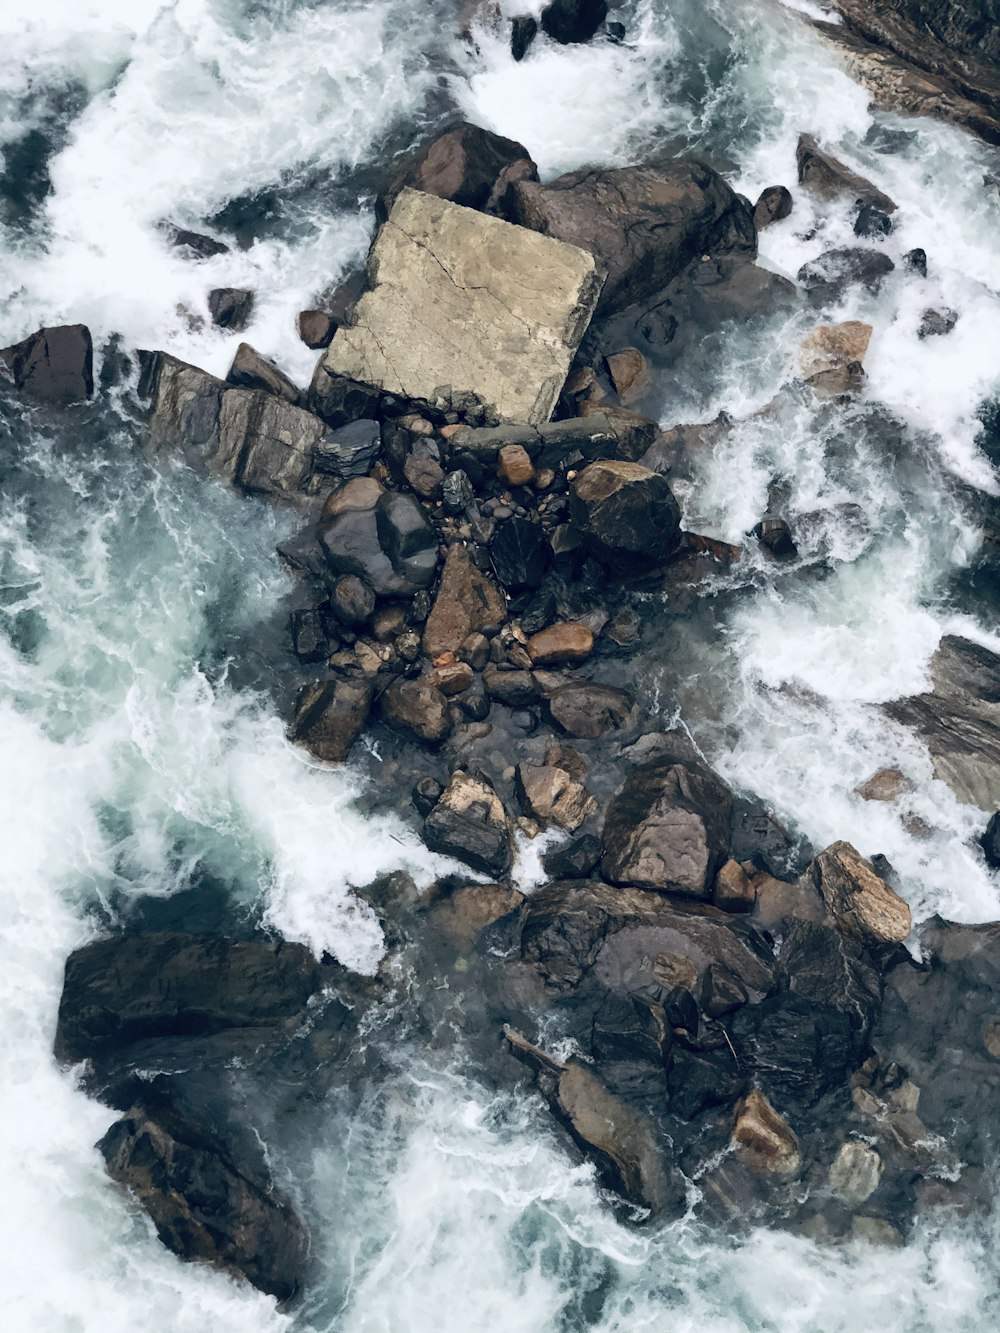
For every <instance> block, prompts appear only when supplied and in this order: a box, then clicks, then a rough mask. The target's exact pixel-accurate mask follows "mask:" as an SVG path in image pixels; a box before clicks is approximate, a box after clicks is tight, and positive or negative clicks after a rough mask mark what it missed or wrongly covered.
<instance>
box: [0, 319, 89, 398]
mask: <svg viewBox="0 0 1000 1333" xmlns="http://www.w3.org/2000/svg"><path fill="white" fill-rule="evenodd" d="M0 363H2V364H3V365H5V366H6V367H7V369H8V370H9V371H10V373H11V376H12V378H13V380H14V387H15V389H17V391H18V392H19V393H23V394H24V395H25V396H26V397H28V398H31V399H33V400H35V401H36V402H40V403H45V404H47V405H48V406H50V407H68V406H70V404H72V403H82V402H85V401H86V400H87V399H88V398H90V397H91V396H92V394H93V392H94V344H93V342H92V340H91V337H90V330H89V329H88V328H87V327H86V325H84V324H67V325H64V326H59V327H57V328H50V329H39V330H38V332H37V333H33V334H31V336H30V337H28V338H25V339H24V341H23V342H19V343H15V344H14V346H13V347H0ZM2 383H3V380H2V377H0V385H2Z"/></svg>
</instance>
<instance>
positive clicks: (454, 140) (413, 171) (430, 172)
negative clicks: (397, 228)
mask: <svg viewBox="0 0 1000 1333" xmlns="http://www.w3.org/2000/svg"><path fill="white" fill-rule="evenodd" d="M512 173H513V175H514V176H515V177H521V176H523V177H526V178H527V179H529V180H537V179H538V170H537V168H536V167H535V164H534V162H532V160H531V157H530V154H529V153H528V150H527V149H526V148H525V147H524V145H523V144H519V143H517V142H515V140H513V139H505V138H503V136H502V135H499V134H493V133H492V132H491V131H490V130H484V129H481V128H480V127H479V126H478V125H470V124H469V123H468V122H467V121H461V122H459V124H457V125H455V126H453V127H452V128H451V129H448V130H445V131H444V133H443V134H438V135H436V136H435V137H434V138H433V139H431V140H429V141H428V142H427V143H425V144H423V146H422V147H420V148H418V149H417V150H416V151H415V152H414V153H413V154H411V155H410V156H409V157H407V158H406V159H404V161H403V162H402V163H401V164H400V166H399V167H398V168H397V170H396V171H395V172H394V173H393V177H392V180H391V181H390V183H389V186H388V188H387V189H386V191H385V193H384V194H382V195H380V196H379V198H378V200H377V202H376V205H375V212H376V216H377V218H378V220H379V221H380V222H385V220H386V219H387V218H388V216H389V213H390V212H391V210H392V206H393V204H394V203H395V201H396V197H397V195H399V194H400V193H401V192H402V191H403V190H404V189H407V188H409V189H413V190H420V191H421V193H423V194H432V195H435V196H436V197H437V198H438V199H449V200H450V201H451V202H452V203H454V204H461V205H462V206H463V207H465V208H476V209H484V208H486V207H487V205H488V204H490V203H491V201H492V199H493V198H494V197H495V195H496V193H497V191H498V189H500V188H502V186H503V185H504V184H505V183H506V181H507V180H508V179H509V178H510V177H511V174H512Z"/></svg>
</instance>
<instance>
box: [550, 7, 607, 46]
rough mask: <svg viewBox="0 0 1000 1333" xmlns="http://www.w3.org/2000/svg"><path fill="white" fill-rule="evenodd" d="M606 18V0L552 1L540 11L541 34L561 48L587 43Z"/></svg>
mask: <svg viewBox="0 0 1000 1333" xmlns="http://www.w3.org/2000/svg"><path fill="white" fill-rule="evenodd" d="M607 17H608V5H607V0H552V3H551V4H548V5H546V6H545V8H544V9H543V10H542V15H541V25H542V32H544V33H545V35H546V37H551V38H552V40H553V41H554V42H560V43H561V44H562V45H563V46H569V45H575V44H577V43H580V42H589V41H590V39H591V38H592V37H593V36H594V34H595V33H596V32H597V30H598V28H599V27H600V26H601V24H602V23H603V22H604V20H605V19H606V18H607Z"/></svg>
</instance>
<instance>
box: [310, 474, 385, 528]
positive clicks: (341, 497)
mask: <svg viewBox="0 0 1000 1333" xmlns="http://www.w3.org/2000/svg"><path fill="white" fill-rule="evenodd" d="M382 491H383V488H382V487H381V486H380V485H379V484H378V482H377V481H376V480H375V479H374V478H373V477H355V478H353V480H351V481H348V482H345V483H344V485H343V486H338V487H337V489H336V490H335V491H331V492H330V494H329V495H328V496H327V497H326V502H325V503H324V505H323V515H322V516H323V518H336V517H337V515H338V514H346V513H349V512H351V511H352V510H367V509H374V508H375V504H376V502H377V501H378V498H379V496H380V495H381V494H382Z"/></svg>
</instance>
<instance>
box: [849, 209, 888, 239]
mask: <svg viewBox="0 0 1000 1333" xmlns="http://www.w3.org/2000/svg"><path fill="white" fill-rule="evenodd" d="M891 231H892V217H891V216H890V215H889V214H888V213H887V212H886V211H885V209H882V208H877V207H876V206H875V205H874V204H862V206H861V208H860V209H859V210H858V216H857V217H856V218H855V219H854V234H855V236H867V237H875V238H878V237H879V236H888V235H889V233H890V232H891Z"/></svg>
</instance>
